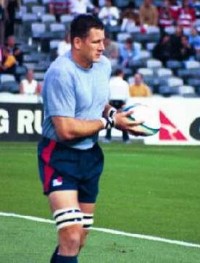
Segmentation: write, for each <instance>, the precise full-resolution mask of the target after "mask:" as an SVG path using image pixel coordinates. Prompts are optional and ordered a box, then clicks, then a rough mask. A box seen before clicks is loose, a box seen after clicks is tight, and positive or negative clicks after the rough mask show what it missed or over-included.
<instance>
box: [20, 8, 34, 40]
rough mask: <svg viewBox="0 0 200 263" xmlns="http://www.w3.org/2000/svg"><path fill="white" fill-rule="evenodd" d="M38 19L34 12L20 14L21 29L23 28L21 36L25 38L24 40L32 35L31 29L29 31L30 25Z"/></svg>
mask: <svg viewBox="0 0 200 263" xmlns="http://www.w3.org/2000/svg"><path fill="white" fill-rule="evenodd" d="M37 21H38V17H37V15H36V14H32V13H25V14H22V24H23V26H22V30H23V33H22V34H23V38H25V40H28V38H29V37H31V35H32V31H31V25H32V23H34V22H37Z"/></svg>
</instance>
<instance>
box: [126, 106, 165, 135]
mask: <svg viewBox="0 0 200 263" xmlns="http://www.w3.org/2000/svg"><path fill="white" fill-rule="evenodd" d="M123 111H133V113H132V114H131V115H130V118H131V119H132V120H134V121H139V122H140V121H141V122H142V124H139V125H138V126H137V131H138V132H141V133H142V134H143V136H151V135H154V134H156V133H157V132H159V130H160V117H159V111H158V109H156V108H154V107H152V106H150V105H145V104H142V103H135V104H131V105H125V106H124V107H123Z"/></svg>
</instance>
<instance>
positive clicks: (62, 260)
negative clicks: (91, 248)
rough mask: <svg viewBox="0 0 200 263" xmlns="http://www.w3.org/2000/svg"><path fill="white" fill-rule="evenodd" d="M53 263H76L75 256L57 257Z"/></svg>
mask: <svg viewBox="0 0 200 263" xmlns="http://www.w3.org/2000/svg"><path fill="white" fill-rule="evenodd" d="M55 263H78V259H77V256H74V257H67V256H61V255H57V257H56V261H55Z"/></svg>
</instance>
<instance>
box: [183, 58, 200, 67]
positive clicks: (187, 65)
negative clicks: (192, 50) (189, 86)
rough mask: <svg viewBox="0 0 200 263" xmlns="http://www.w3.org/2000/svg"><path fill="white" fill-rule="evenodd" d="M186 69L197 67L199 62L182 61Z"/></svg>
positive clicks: (199, 65)
mask: <svg viewBox="0 0 200 263" xmlns="http://www.w3.org/2000/svg"><path fill="white" fill-rule="evenodd" d="M184 64H185V68H186V69H199V68H200V62H199V61H196V60H188V61H185V62H184Z"/></svg>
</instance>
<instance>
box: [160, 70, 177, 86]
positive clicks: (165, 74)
mask: <svg viewBox="0 0 200 263" xmlns="http://www.w3.org/2000/svg"><path fill="white" fill-rule="evenodd" d="M172 76H173V71H172V70H171V69H168V68H158V69H157V71H156V77H157V80H158V83H159V85H166V84H167V79H168V78H169V77H172Z"/></svg>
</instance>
